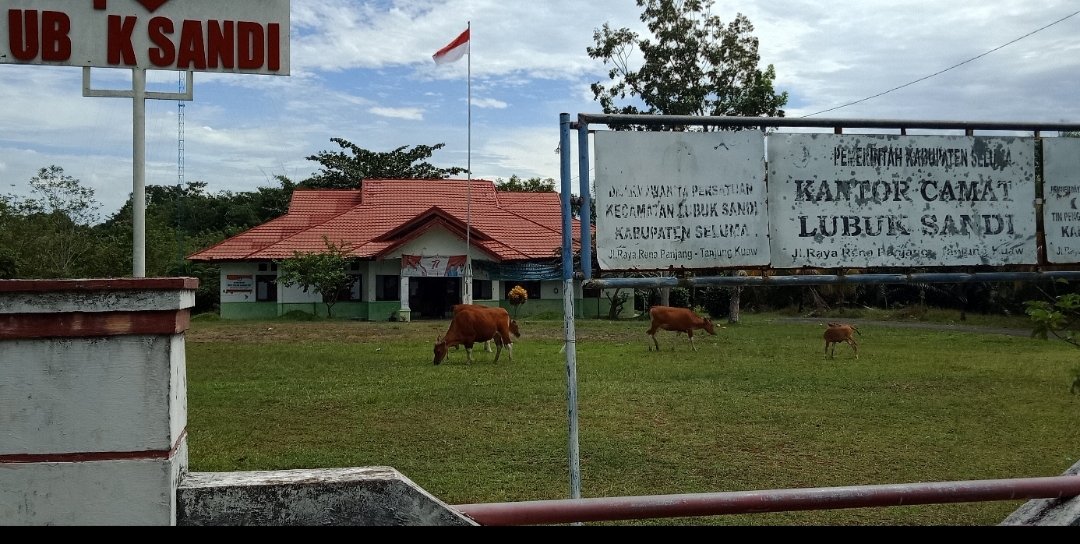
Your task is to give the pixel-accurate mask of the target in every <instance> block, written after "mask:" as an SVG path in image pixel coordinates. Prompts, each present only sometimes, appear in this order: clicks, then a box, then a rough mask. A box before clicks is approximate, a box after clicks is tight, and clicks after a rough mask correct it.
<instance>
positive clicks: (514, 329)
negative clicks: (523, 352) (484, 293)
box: [454, 304, 521, 353]
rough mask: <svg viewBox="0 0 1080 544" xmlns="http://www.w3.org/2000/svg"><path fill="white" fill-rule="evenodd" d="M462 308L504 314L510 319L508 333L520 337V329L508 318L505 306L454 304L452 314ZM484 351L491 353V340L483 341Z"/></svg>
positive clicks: (455, 313)
mask: <svg viewBox="0 0 1080 544" xmlns="http://www.w3.org/2000/svg"><path fill="white" fill-rule="evenodd" d="M462 310H480V311H487V312H492V313H494V314H496V315H498V316H504V317H505V318H506V319H509V320H510V334H513V335H514V336H515V337H516V338H521V331H520V330H518V324H517V321H516V320H513V319H510V312H507V311H506V308H499V307H497V306H484V305H481V304H455V305H454V315H457V314H458V312H460V311H462ZM511 343H513V342H511ZM484 351H486V352H488V353H491V340H488V341H487V342H484Z"/></svg>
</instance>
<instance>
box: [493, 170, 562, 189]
mask: <svg viewBox="0 0 1080 544" xmlns="http://www.w3.org/2000/svg"><path fill="white" fill-rule="evenodd" d="M495 188H496V189H498V190H500V191H514V192H522V193H554V192H555V180H554V179H553V178H546V179H541V178H539V177H535V178H529V179H526V180H523V179H521V178H519V177H518V176H517V174H513V175H511V176H510V179H502V178H495Z"/></svg>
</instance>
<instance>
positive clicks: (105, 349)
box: [0, 334, 187, 456]
mask: <svg viewBox="0 0 1080 544" xmlns="http://www.w3.org/2000/svg"><path fill="white" fill-rule="evenodd" d="M186 426H187V369H186V362H185V353H184V335H183V334H175V335H145V336H135V335H133V336H112V337H103V338H72V339H41V340H8V341H2V342H0V456H2V455H16V454H64V453H83V452H135V451H153V450H157V451H163V450H164V451H167V450H170V449H172V447H173V446H174V444H176V441H177V440H178V439H179V438H180V435H181V434H182V433H183V432H184V429H185V427H186Z"/></svg>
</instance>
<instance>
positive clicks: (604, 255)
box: [594, 130, 769, 270]
mask: <svg viewBox="0 0 1080 544" xmlns="http://www.w3.org/2000/svg"><path fill="white" fill-rule="evenodd" d="M594 147H595V150H596V257H597V260H598V261H599V263H600V268H602V269H605V270H629V269H662V268H669V267H676V268H719V267H732V268H734V267H753V266H766V265H768V264H769V216H768V211H767V209H766V200H765V199H766V190H765V163H764V159H765V143H764V137H763V135H762V134H761V133H760V132H758V131H755V130H747V131H739V132H731V131H722V132H693V133H691V132H631V131H627V132H622V131H618V132H616V131H600V132H597V133H596V136H595V141H594Z"/></svg>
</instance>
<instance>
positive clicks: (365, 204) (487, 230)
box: [189, 179, 607, 321]
mask: <svg viewBox="0 0 1080 544" xmlns="http://www.w3.org/2000/svg"><path fill="white" fill-rule="evenodd" d="M573 225H574V233H573V238H574V247H575V252H576V251H577V250H578V247H579V246H578V245H579V243H580V231H579V228H580V226H579V223H578V221H577V220H575V221H574V222H573ZM327 242H330V243H332V244H335V245H337V246H339V247H346V248H348V250H349V254H350V255H351V256H352V257H353V260H352V261H351V263H350V271H349V274H350V275H352V276H354V278H355V279H354V281H353V282H352V288H351V290H350V292H349V296H348V297H347V298H344V299H340V301H339V302H337V303H336V304H335V305H334V306H333V310H332V311H333V315H334V317H350V318H354V319H362V320H369V321H386V320H400V321H410V320H412V319H444V318H448V317H450V315H451V311H452V307H453V305H455V304H460V303H463V302H464V303H473V304H482V305H487V306H501V307H504V308H506V309H507V310H509V311H510V312H511V315H515V316H517V317H528V316H538V315H542V314H554V315H558V316H561V315H562V312H563V294H562V293H561V292H560V290H561V289H562V286H563V283H562V279H561V278H562V268H561V265H560V264H559V263H558V260H557V258H558V256H559V255H560V253H561V247H562V215H561V204H560V200H559V195H558V193H526V192H500V191H498V190H496V188H495V184H494V183H492V182H491V181H486V180H472V181H471V184H470V182H469V181H466V180H448V179H433V180H388V179H387V180H364V182H363V188H362V189H358V190H297V191H295V192H294V193H293V197H292V202H291V203H290V206H289V211H288V213H287V214H286V215H284V216H282V217H279V218H277V219H274V220H272V221H270V222H267V223H265V224H263V225H259V226H258V227H255V228H253V229H251V230H248V231H246V232H243V233H241V234H239V235H237V236H234V237H232V238H229V239H227V240H225V241H223V242H221V243H219V244H217V245H215V246H212V247H210V248H207V249H205V250H203V251H200V252H198V253H195V254H193V255H190V256H189V259H191V260H192V261H195V262H207V263H216V264H218V265H219V266H220V268H221V316H222V317H224V318H227V319H267V318H274V317H278V316H281V315H284V314H286V313H289V312H292V311H302V312H307V313H313V314H316V315H322V316H325V315H326V311H327V308H326V305H325V304H324V303H323V299H322V295H321V294H319V293H315V292H304V291H303V290H302V289H301V288H299V287H297V286H288V287H287V286H285V285H282V284H280V283H278V282H277V279H278V277H279V271H278V263H279V262H280V261H282V260H284V259H288V258H290V257H293V256H294V255H295V253H296V252H300V253H304V252H319V251H325V250H326V247H327V246H326V244H327ZM518 285H520V286H521V287H523V288H524V289H526V291H528V293H529V298H528V302H526V303H525V304H523V305H521V306H519V307H514V306H512V305H511V304H510V303H509V301H508V300H507V294H508V293H509V291H510V290H511V289H513V288H514V287H515V286H518ZM575 291H576V292H575V293H574V298H575V309H576V310H575V311H576V313H577V314H578V316H579V317H590V316H595V315H597V314H599V315H607V304H605V303H606V298H604V297H602V296H601V295H600V293H591V295H593V296H592V297H590V298H591V299H592V300H586V299H585V298H584V297H583V293H582V291H581V287H580V284H577V286H576V287H575Z"/></svg>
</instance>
